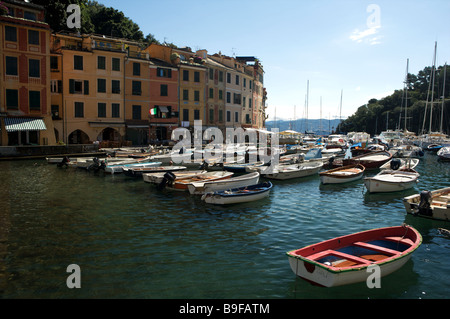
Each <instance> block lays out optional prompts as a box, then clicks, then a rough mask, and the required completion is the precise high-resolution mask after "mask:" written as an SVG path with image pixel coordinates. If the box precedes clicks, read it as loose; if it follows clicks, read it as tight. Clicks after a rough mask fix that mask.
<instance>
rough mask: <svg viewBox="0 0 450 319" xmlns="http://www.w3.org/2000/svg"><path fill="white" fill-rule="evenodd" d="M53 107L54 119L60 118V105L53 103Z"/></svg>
mask: <svg viewBox="0 0 450 319" xmlns="http://www.w3.org/2000/svg"><path fill="white" fill-rule="evenodd" d="M51 109H52V119H53V120H59V119H60V117H59V105H56V104H52V106H51Z"/></svg>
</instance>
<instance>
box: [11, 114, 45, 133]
mask: <svg viewBox="0 0 450 319" xmlns="http://www.w3.org/2000/svg"><path fill="white" fill-rule="evenodd" d="M4 120H5V128H6V131H7V132H18V131H45V130H46V129H47V127H46V126H45V123H44V120H42V119H37V118H18V117H5V118H4Z"/></svg>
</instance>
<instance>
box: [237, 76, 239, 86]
mask: <svg viewBox="0 0 450 319" xmlns="http://www.w3.org/2000/svg"><path fill="white" fill-rule="evenodd" d="M236 85H239V75H236Z"/></svg>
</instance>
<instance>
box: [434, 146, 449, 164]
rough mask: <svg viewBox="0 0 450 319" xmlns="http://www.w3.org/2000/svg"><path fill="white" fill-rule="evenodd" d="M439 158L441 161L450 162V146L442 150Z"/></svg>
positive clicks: (438, 154)
mask: <svg viewBox="0 0 450 319" xmlns="http://www.w3.org/2000/svg"><path fill="white" fill-rule="evenodd" d="M437 156H438V157H439V159H440V160H441V161H450V146H446V147H443V148H441V149H440V150H439V151H438V152H437Z"/></svg>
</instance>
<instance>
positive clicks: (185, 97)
mask: <svg viewBox="0 0 450 319" xmlns="http://www.w3.org/2000/svg"><path fill="white" fill-rule="evenodd" d="M188 100H189V90H183V101H188Z"/></svg>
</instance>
